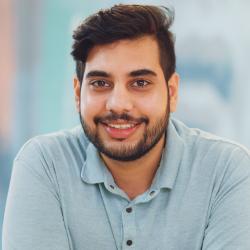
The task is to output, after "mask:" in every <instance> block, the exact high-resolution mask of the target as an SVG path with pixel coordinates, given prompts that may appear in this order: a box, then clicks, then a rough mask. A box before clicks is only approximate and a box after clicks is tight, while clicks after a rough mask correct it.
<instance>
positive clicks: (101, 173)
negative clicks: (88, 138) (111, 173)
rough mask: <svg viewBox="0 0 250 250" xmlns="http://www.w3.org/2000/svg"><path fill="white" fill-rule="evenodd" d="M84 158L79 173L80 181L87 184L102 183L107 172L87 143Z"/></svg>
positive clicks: (91, 146) (97, 153)
mask: <svg viewBox="0 0 250 250" xmlns="http://www.w3.org/2000/svg"><path fill="white" fill-rule="evenodd" d="M86 157H87V158H86V161H85V163H84V164H83V167H82V171H81V178H82V180H83V181H84V182H86V183H88V184H96V183H102V182H104V181H105V179H106V176H107V172H108V170H107V168H106V166H105V164H104V162H103V161H102V159H101V157H100V155H99V152H98V151H97V149H96V147H95V146H94V145H93V144H92V143H89V144H88V146H87V150H86Z"/></svg>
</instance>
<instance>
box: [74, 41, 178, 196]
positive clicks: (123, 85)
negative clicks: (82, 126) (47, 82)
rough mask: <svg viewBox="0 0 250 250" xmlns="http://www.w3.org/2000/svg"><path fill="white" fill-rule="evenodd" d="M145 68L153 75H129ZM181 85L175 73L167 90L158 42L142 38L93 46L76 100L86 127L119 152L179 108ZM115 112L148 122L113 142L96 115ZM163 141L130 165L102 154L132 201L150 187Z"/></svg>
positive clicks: (118, 182) (122, 121)
mask: <svg viewBox="0 0 250 250" xmlns="http://www.w3.org/2000/svg"><path fill="white" fill-rule="evenodd" d="M142 69H143V70H144V69H147V70H149V71H151V72H153V74H151V73H147V72H146V73H145V72H144V73H143V72H142V73H141V74H139V75H138V74H137V75H136V76H135V75H131V72H138V71H139V70H142ZM93 71H101V72H105V74H106V76H104V75H102V76H97V75H96V74H94V75H93V74H89V73H90V72H93ZM90 75H91V76H90ZM178 85H179V77H178V75H177V74H176V73H174V74H173V75H172V76H171V77H170V79H169V80H168V88H167V82H166V79H165V78H164V74H163V70H162V68H161V66H160V58H159V48H158V45H157V42H156V40H155V39H154V37H152V36H144V37H141V38H138V39H133V40H120V41H116V42H114V43H112V44H107V45H98V46H95V47H93V48H92V49H91V50H90V52H89V55H88V58H87V61H86V67H85V72H84V76H83V82H82V87H80V83H79V80H78V79H77V78H76V77H75V78H74V92H75V102H76V107H77V110H78V112H79V113H80V114H81V116H82V119H83V120H84V122H85V123H86V124H87V125H88V127H89V128H91V130H92V131H93V132H95V133H98V135H99V137H100V138H101V140H102V142H103V144H104V145H105V146H106V147H108V148H109V149H110V150H114V151H115V150H117V149H124V148H126V147H127V148H129V147H133V146H135V145H136V144H137V143H138V142H139V141H140V140H141V139H142V137H143V134H144V133H145V131H146V129H148V128H152V127H153V126H154V125H156V124H157V122H159V120H160V119H162V118H163V117H164V116H166V112H167V110H169V111H170V112H174V111H175V110H176V105H177V97H178ZM168 91H169V98H170V99H169V100H168ZM168 105H169V107H168ZM112 112H115V113H116V114H124V113H126V114H128V115H130V116H132V117H133V118H135V119H136V118H140V117H147V118H148V121H149V122H148V123H147V124H146V123H141V124H140V125H139V126H138V127H137V128H136V130H135V131H134V132H133V133H132V134H130V135H129V136H128V137H125V138H122V139H120V140H119V139H118V138H113V137H112V136H111V135H110V134H109V133H108V132H107V130H106V129H105V126H104V125H102V124H100V123H98V124H96V123H95V122H94V117H96V116H100V117H105V116H106V115H108V114H110V113H112ZM112 123H116V124H128V121H125V120H121V119H120V120H118V121H114V122H112ZM164 140H165V134H163V136H162V137H161V138H160V140H159V141H158V143H157V144H156V145H155V146H154V147H153V148H152V149H151V150H150V151H149V152H147V153H146V154H144V155H143V156H142V157H140V158H138V159H135V160H132V161H119V160H114V159H112V158H110V157H108V156H107V155H105V154H103V153H100V156H101V158H102V159H103V161H104V163H105V164H106V166H107V168H108V169H109V170H110V172H111V174H112V175H113V177H114V180H115V182H116V184H117V185H118V186H119V187H120V188H121V189H122V190H123V191H124V192H126V193H127V195H128V197H129V198H130V199H134V198H135V197H136V196H138V195H139V194H142V193H144V192H145V191H146V190H147V189H148V188H149V187H150V185H151V183H152V180H153V177H154V175H155V172H156V170H157V168H158V165H159V161H160V158H161V154H162V150H163V147H164Z"/></svg>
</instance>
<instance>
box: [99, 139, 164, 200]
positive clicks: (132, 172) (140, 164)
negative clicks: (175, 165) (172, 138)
mask: <svg viewBox="0 0 250 250" xmlns="http://www.w3.org/2000/svg"><path fill="white" fill-rule="evenodd" d="M163 147H164V137H162V138H161V139H160V141H159V142H158V143H157V144H156V145H155V146H154V147H153V148H152V149H151V150H150V151H149V152H148V153H147V154H145V155H144V156H143V157H141V158H139V159H137V160H135V161H127V162H125V161H116V160H113V159H110V158H108V157H107V156H105V155H103V154H101V157H102V159H103V161H104V163H105V165H106V166H107V168H108V169H109V171H110V172H111V174H112V176H113V178H114V180H115V183H116V184H117V185H118V187H119V188H121V189H122V190H123V191H124V192H125V193H126V194H127V195H128V197H129V198H130V199H131V200H132V199H134V198H135V197H136V196H138V195H140V194H142V193H144V192H145V191H146V190H147V189H149V187H150V186H151V183H152V181H153V178H154V176H155V173H156V171H157V169H158V167H159V163H160V160H161V155H162V150H163Z"/></svg>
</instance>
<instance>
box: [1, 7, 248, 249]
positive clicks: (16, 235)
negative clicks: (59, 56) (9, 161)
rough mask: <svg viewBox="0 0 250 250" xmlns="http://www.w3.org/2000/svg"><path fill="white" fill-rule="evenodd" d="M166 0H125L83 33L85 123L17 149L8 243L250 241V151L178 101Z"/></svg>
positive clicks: (168, 245) (79, 92)
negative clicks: (157, 0)
mask: <svg viewBox="0 0 250 250" xmlns="http://www.w3.org/2000/svg"><path fill="white" fill-rule="evenodd" d="M172 20H173V14H172V12H171V11H170V10H169V9H167V8H158V7H155V6H146V5H116V6H114V7H112V8H110V9H107V10H101V11H99V12H98V13H96V14H94V15H92V16H90V17H89V18H87V19H86V20H85V21H84V22H83V23H82V24H81V25H80V26H79V27H78V28H77V30H76V31H75V33H74V36H73V38H74V44H73V51H72V55H73V57H74V59H75V61H76V74H77V76H76V78H75V79H74V91H75V100H76V107H77V110H78V112H79V115H80V120H81V124H82V126H80V127H77V128H75V129H72V130H69V131H61V132H58V133H54V134H50V135H45V136H39V137H36V138H34V139H32V140H30V141H29V142H27V143H26V144H25V146H24V147H23V148H22V149H21V151H20V152H19V154H18V156H17V157H16V159H15V163H14V168H13V173H12V178H11V183H10V189H9V194H8V201H7V206H6V212H5V221H4V233H3V249H4V250H10V249H21V250H24V249H25V250H27V249H53V250H57V249H60V250H66V249H74V250H77V249H79V250H80V249H93V250H96V249H102V250H105V249H107V250H112V249H149V250H154V249H173V250H180V249H187V250H196V249H197V250H198V249H209V250H216V249H227V250H228V249H233V250H235V249H250V237H249V236H250V155H249V152H248V151H247V150H246V149H244V148H243V147H241V146H238V145H236V144H234V143H232V142H228V141H225V140H223V139H221V138H218V137H215V136H212V135H210V134H208V133H205V132H202V131H200V130H198V129H190V128H188V127H186V126H185V125H184V124H183V123H181V122H180V121H177V120H175V119H173V118H172V117H170V112H174V111H175V109H176V103H177V96H178V82H179V77H178V75H177V74H176V73H175V52H174V41H173V35H172V33H171V32H170V30H169V28H170V26H171V23H172Z"/></svg>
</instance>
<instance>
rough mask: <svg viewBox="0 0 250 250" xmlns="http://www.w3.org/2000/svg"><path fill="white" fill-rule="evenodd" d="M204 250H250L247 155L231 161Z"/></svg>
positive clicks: (248, 159)
mask: <svg viewBox="0 0 250 250" xmlns="http://www.w3.org/2000/svg"><path fill="white" fill-rule="evenodd" d="M241 156H242V155H241ZM239 158H240V159H239ZM202 249H203V250H221V249H227V250H236V249H237V250H247V249H250V157H249V155H247V154H244V156H243V157H238V158H236V159H234V160H233V161H231V162H230V163H229V166H228V168H227V171H226V172H225V174H224V176H223V180H222V183H221V186H220V189H219V191H218V193H217V195H216V199H215V201H214V203H213V207H212V210H211V214H210V218H209V222H208V226H207V228H206V231H205V237H204V241H203V247H202Z"/></svg>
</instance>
